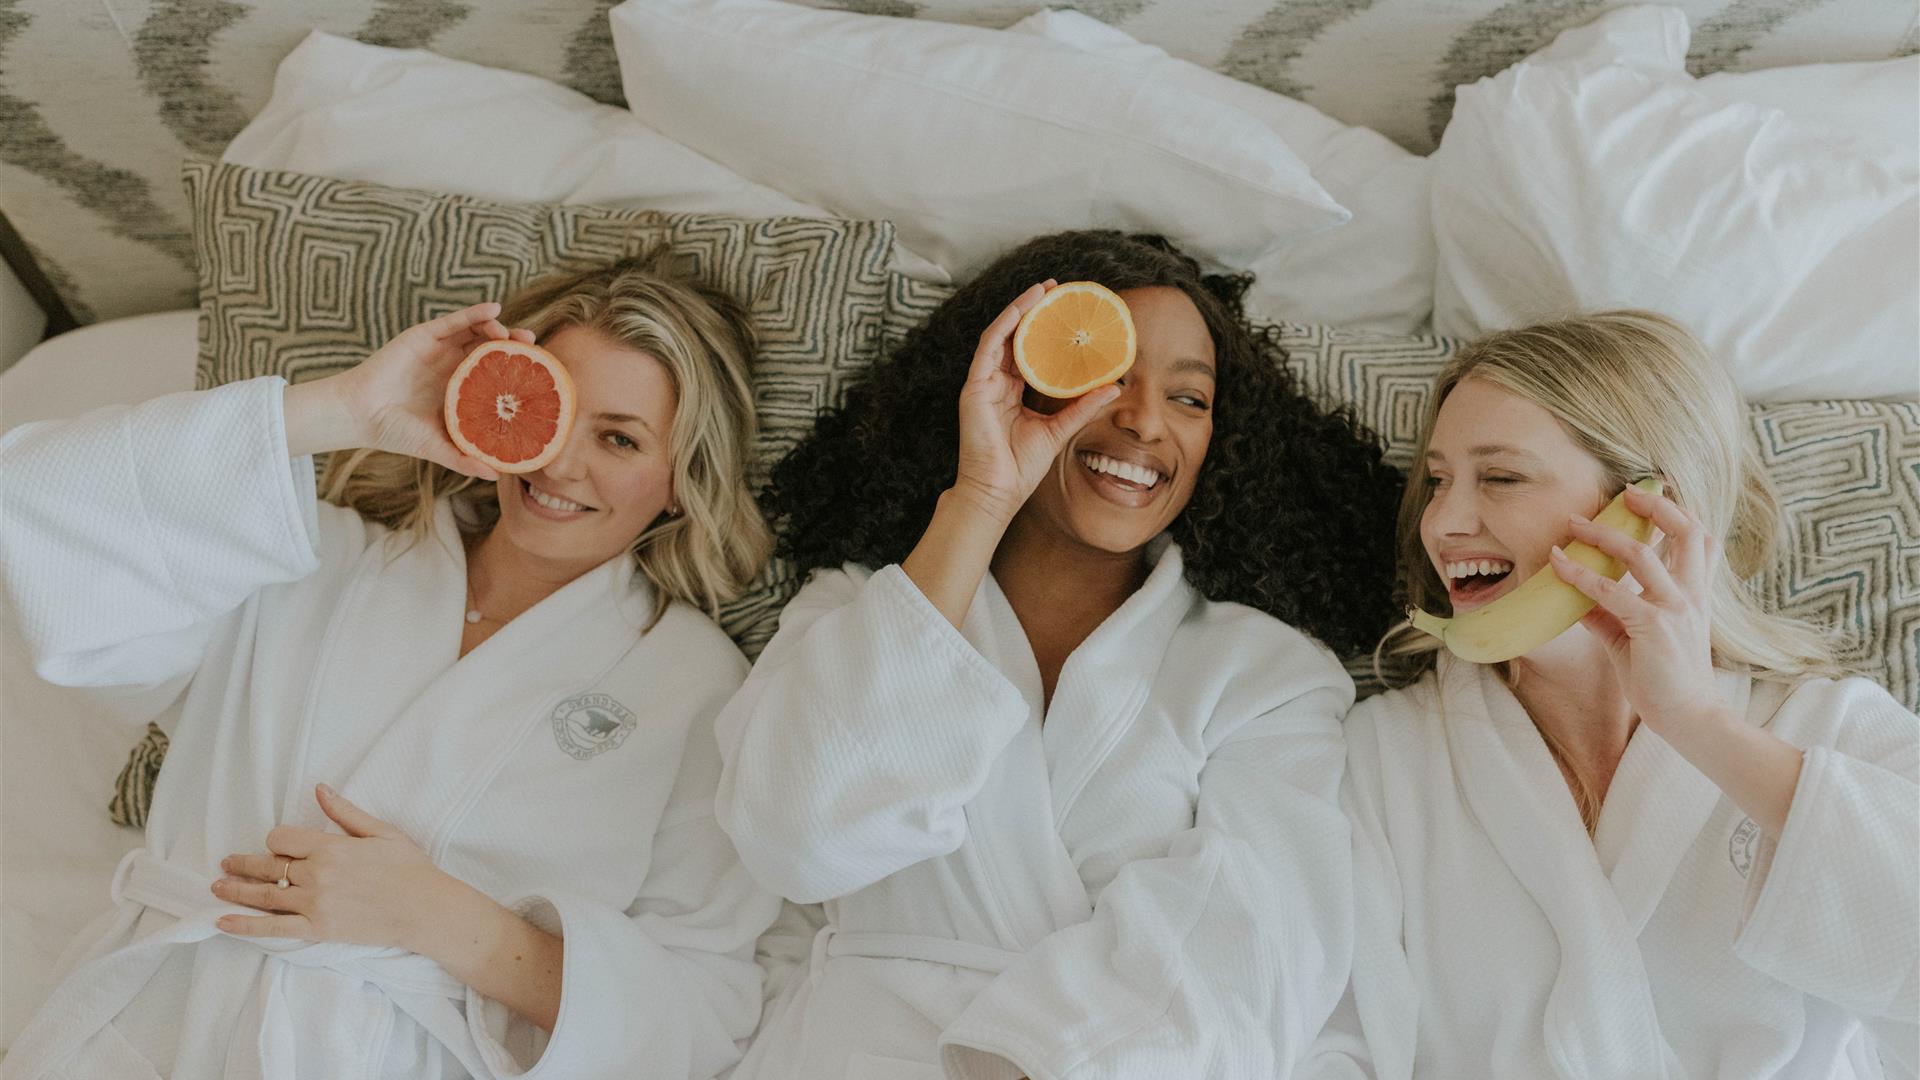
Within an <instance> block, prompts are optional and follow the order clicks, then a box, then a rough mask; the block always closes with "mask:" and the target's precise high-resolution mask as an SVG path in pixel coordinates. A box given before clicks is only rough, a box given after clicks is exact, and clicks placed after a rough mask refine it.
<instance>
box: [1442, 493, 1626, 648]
mask: <svg viewBox="0 0 1920 1080" xmlns="http://www.w3.org/2000/svg"><path fill="white" fill-rule="evenodd" d="M1633 486H1634V487H1637V488H1639V489H1640V490H1642V491H1645V492H1649V493H1651V494H1654V495H1658V494H1660V490H1661V483H1660V478H1659V477H1648V478H1647V479H1645V480H1641V481H1639V482H1638V483H1636V484H1634V485H1633ZM1593 522H1594V524H1596V525H1602V526H1605V527H1607V528H1609V529H1613V530H1614V531H1615V532H1623V533H1626V534H1627V535H1628V536H1631V537H1633V538H1634V539H1635V540H1638V541H1639V542H1641V543H1643V544H1644V543H1646V542H1647V537H1649V536H1651V535H1653V522H1652V521H1651V520H1649V519H1647V518H1643V517H1641V516H1640V515H1638V514H1636V513H1634V512H1633V511H1631V510H1629V509H1627V493H1626V492H1625V491H1622V492H1621V493H1620V494H1618V495H1616V496H1614V497H1613V501H1612V502H1610V503H1608V504H1607V507H1606V509H1604V510H1602V511H1600V513H1599V516H1597V517H1595V518H1594V519H1593ZM1564 550H1565V551H1566V553H1567V555H1568V557H1570V558H1572V559H1573V561H1575V562H1577V563H1579V564H1580V565H1582V566H1585V567H1588V568H1589V569H1592V570H1595V571H1597V572H1599V573H1601V574H1604V575H1606V576H1607V577H1608V578H1610V579H1612V580H1614V581H1618V580H1620V576H1621V575H1622V574H1624V573H1626V569H1627V568H1626V567H1625V566H1624V565H1622V564H1621V562H1620V560H1618V559H1616V558H1614V557H1613V556H1611V555H1608V554H1607V553H1606V552H1604V551H1601V550H1600V549H1599V548H1596V547H1593V546H1592V545H1590V544H1583V543H1581V542H1579V541H1577V540H1576V541H1574V542H1573V543H1571V544H1568V545H1566V547H1565V549H1564ZM1592 607H1593V601H1592V600H1589V599H1588V598H1587V595H1586V594H1585V593H1583V592H1581V591H1580V590H1579V589H1576V588H1574V587H1573V586H1571V585H1569V584H1567V583H1566V582H1564V581H1561V580H1560V575H1558V574H1556V573H1554V572H1553V566H1552V565H1551V564H1549V565H1547V566H1543V567H1541V568H1540V569H1538V570H1536V571H1534V573H1533V576H1532V577H1529V578H1528V579H1527V580H1525V581H1523V582H1521V583H1520V586H1519V588H1516V589H1514V590H1513V591H1512V592H1510V593H1508V594H1507V595H1505V596H1502V597H1501V598H1500V599H1498V600H1495V601H1494V602H1493V603H1491V604H1488V605H1486V606H1485V607H1481V608H1476V609H1475V610H1473V611H1470V612H1468V613H1466V614H1465V615H1461V616H1458V617H1456V618H1452V619H1443V618H1441V617H1440V616H1438V615H1430V614H1428V613H1427V612H1425V611H1422V610H1420V609H1419V608H1411V609H1409V610H1408V611H1407V618H1408V619H1409V620H1410V621H1411V622H1412V623H1413V625H1414V628H1415V629H1417V630H1422V631H1425V632H1426V633H1429V634H1432V635H1433V636H1434V637H1437V638H1439V639H1440V641H1441V643H1442V644H1444V645H1446V647H1447V650H1448V651H1449V652H1451V653H1453V655H1455V656H1457V657H1459V658H1460V659H1462V660H1471V661H1473V662H1474V663H1476V664H1496V663H1499V662H1500V661H1502V660H1511V659H1513V658H1514V657H1516V656H1520V655H1523V654H1525V653H1526V652H1527V651H1528V650H1530V649H1533V648H1535V647H1537V646H1540V645H1544V644H1546V643H1547V642H1549V641H1551V640H1553V639H1554V638H1556V637H1559V636H1560V635H1561V634H1562V633H1563V632H1565V631H1566V629H1567V627H1569V626H1572V625H1573V624H1574V623H1576V622H1579V621H1580V617H1581V616H1582V615H1585V614H1586V613H1587V612H1588V611H1589V610H1590V609H1592Z"/></svg>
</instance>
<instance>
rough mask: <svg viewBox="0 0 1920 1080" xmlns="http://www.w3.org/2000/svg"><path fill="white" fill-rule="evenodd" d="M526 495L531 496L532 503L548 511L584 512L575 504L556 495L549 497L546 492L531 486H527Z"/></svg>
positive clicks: (580, 506)
mask: <svg viewBox="0 0 1920 1080" xmlns="http://www.w3.org/2000/svg"><path fill="white" fill-rule="evenodd" d="M527 494H529V495H531V496H533V501H534V502H537V503H539V504H540V505H541V506H544V507H546V508H547V509H549V510H585V509H586V507H584V506H582V505H580V504H579V503H577V502H569V501H567V500H566V499H563V498H561V497H560V496H558V495H549V494H547V493H546V492H544V491H541V490H540V489H539V488H537V487H534V486H533V485H532V484H528V485H527Z"/></svg>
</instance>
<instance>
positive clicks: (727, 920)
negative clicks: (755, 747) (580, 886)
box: [467, 713, 780, 1080]
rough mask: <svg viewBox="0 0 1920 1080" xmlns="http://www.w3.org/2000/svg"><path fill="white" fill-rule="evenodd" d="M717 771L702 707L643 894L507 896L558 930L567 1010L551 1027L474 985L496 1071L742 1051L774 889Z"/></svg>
mask: <svg viewBox="0 0 1920 1080" xmlns="http://www.w3.org/2000/svg"><path fill="white" fill-rule="evenodd" d="M708 715H711V713H709V714H708ZM719 771H720V764H719V754H718V750H717V748H716V747H715V746H714V745H713V730H712V728H711V727H710V726H709V724H708V723H707V722H705V721H703V722H702V723H700V724H697V725H695V727H694V729H693V731H692V732H691V733H690V734H689V736H688V739H687V749H686V758H685V760H684V761H683V763H682V766H681V773H680V777H679V779H678V780H677V781H676V782H675V786H674V791H673V794H672V796H671V797H670V799H669V802H668V805H667V810H666V813H665V815H664V816H663V817H662V819H661V825H660V828H659V831H658V832H657V834H656V835H655V838H654V843H653V854H652V861H651V863H650V865H649V866H648V869H647V875H646V878H645V880H644V883H643V885H642V887H641V892H640V895H639V897H638V898H637V899H635V900H634V902H633V903H632V904H631V905H630V906H628V907H627V909H626V910H624V911H622V910H620V909H618V908H615V907H612V906H609V905H607V904H605V903H600V902H595V901H593V900H589V899H586V898H584V897H580V896H576V895H572V894H569V893H566V892H563V891H557V890H540V891H539V892H536V893H531V894H528V895H525V896H522V897H519V898H518V899H516V900H514V901H513V902H511V903H510V904H509V905H508V906H509V907H511V908H512V909H513V910H515V911H516V912H518V913H519V914H520V915H521V916H522V917H524V918H526V919H528V920H529V921H530V922H532V923H533V924H534V925H535V926H538V927H540V928H541V929H543V930H546V931H547V932H548V933H551V934H554V935H556V936H558V937H559V938H560V939H561V941H562V944H563V948H564V953H563V959H562V972H561V989H560V1012H559V1018H558V1020H557V1022H556V1023H555V1024H554V1028H553V1033H552V1035H551V1037H549V1036H548V1035H547V1033H545V1032H543V1031H541V1030H540V1029H539V1028H538V1027H536V1026H535V1025H533V1024H531V1023H529V1022H527V1021H526V1020H524V1019H521V1018H520V1017H519V1016H518V1015H516V1014H514V1013H512V1012H511V1011H509V1010H508V1009H507V1008H506V1006H504V1005H502V1004H500V1003H499V1002H496V1001H493V1000H491V999H489V998H485V997H482V996H481V995H479V994H478V993H475V992H474V991H472V990H469V991H468V995H467V1016H468V1026H469V1028H470V1030H471V1031H472V1034H473V1036H474V1040H475V1042H476V1043H478V1044H479V1046H480V1051H481V1053H482V1055H483V1056H484V1057H485V1058H486V1059H487V1061H488V1064H489V1066H490V1067H491V1068H492V1069H493V1070H494V1073H495V1075H497V1076H500V1077H524V1078H526V1080H628V1078H630V1077H635V1076H647V1077H659V1078H661V1080H681V1078H706V1077H712V1076H716V1075H719V1074H720V1073H722V1072H724V1071H726V1070H727V1069H728V1068H730V1067H732V1065H733V1064H734V1063H735V1062H737V1061H738V1060H739V1058H740V1054H741V1052H742V1051H743V1050H744V1049H745V1046H746V1040H747V1038H748V1037H749V1036H751V1035H752V1034H753V1030H754V1028H755V1027H756V1026H757V1025H758V1024H759V1022H760V1009H761V982H762V978H763V972H762V970H761V968H760V965H759V964H757V963H755V962H754V945H755V942H756V941H758V939H759V937H760V934H761V932H762V931H764V930H765V929H766V928H767V927H768V925H769V924H771V923H772V922H773V920H774V917H775V916H776V915H777V914H778V913H779V911H780V901H779V898H778V897H776V896H774V895H773V894H771V893H769V892H767V891H766V890H765V889H763V888H762V887H761V886H760V885H759V883H758V882H756V881H754V879H753V877H752V875H750V874H748V873H747V871H746V869H745V868H744V867H743V866H741V864H740V860H739V857H738V856H737V855H736V854H735V852H734V850H733V845H732V844H730V843H728V842H727V837H726V834H725V833H723V832H721V831H720V827H719V825H718V824H717V823H716V822H715V820H714V816H713V790H714V784H715V783H716V781H717V778H718V775H719ZM529 1061H531V1062H532V1065H531V1066H528V1065H526V1064H525V1063H526V1062H529Z"/></svg>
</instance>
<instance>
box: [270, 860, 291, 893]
mask: <svg viewBox="0 0 1920 1080" xmlns="http://www.w3.org/2000/svg"><path fill="white" fill-rule="evenodd" d="M292 869H293V860H292V859H288V860H287V865H285V866H283V867H281V868H280V880H279V881H276V882H274V883H273V884H274V887H275V888H280V889H284V888H286V887H287V884H288V882H287V871H289V870H292Z"/></svg>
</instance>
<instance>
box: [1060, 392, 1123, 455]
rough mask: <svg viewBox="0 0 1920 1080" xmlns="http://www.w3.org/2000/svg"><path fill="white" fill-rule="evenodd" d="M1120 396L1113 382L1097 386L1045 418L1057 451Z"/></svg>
mask: <svg viewBox="0 0 1920 1080" xmlns="http://www.w3.org/2000/svg"><path fill="white" fill-rule="evenodd" d="M1119 396H1120V388H1119V387H1118V386H1115V385H1113V384H1112V383H1108V384H1107V385H1105V386H1096V387H1094V388H1093V389H1092V390H1089V391H1087V392H1086V393H1084V394H1082V395H1080V396H1079V397H1077V398H1075V399H1074V400H1073V403H1072V404H1070V405H1068V406H1067V407H1066V408H1064V409H1061V410H1060V411H1059V412H1057V413H1054V414H1053V415H1052V416H1049V417H1047V418H1046V419H1045V420H1043V421H1042V423H1044V424H1045V425H1046V428H1047V433H1048V434H1049V435H1050V436H1052V437H1053V440H1054V446H1055V448H1056V452H1058V447H1061V446H1065V445H1066V442H1067V440H1068V439H1071V438H1073V437H1074V436H1075V435H1077V434H1079V432H1080V429H1081V428H1083V427H1086V426H1087V425H1088V424H1090V423H1092V422H1093V419H1094V418H1095V417H1097V416H1099V415H1100V410H1101V409H1104V408H1106V407H1107V406H1108V405H1111V404H1113V401H1114V399H1115V398H1118V397H1119Z"/></svg>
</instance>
